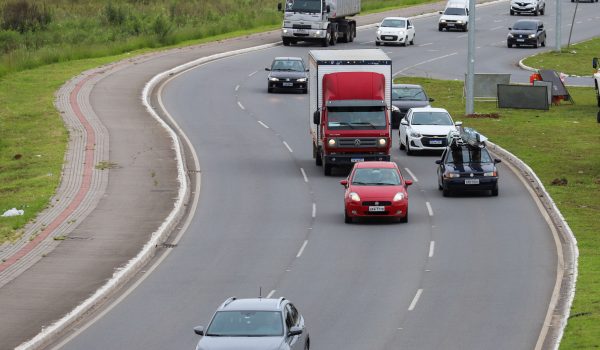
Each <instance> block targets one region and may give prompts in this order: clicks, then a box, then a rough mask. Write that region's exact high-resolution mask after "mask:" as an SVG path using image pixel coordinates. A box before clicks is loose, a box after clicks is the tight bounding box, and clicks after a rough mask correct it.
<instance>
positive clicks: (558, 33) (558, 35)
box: [554, 0, 562, 52]
mask: <svg viewBox="0 0 600 350" xmlns="http://www.w3.org/2000/svg"><path fill="white" fill-rule="evenodd" d="M561 8H562V6H561V1H560V0H556V25H555V29H554V30H555V31H556V47H555V51H556V52H560V48H561V41H562V38H561V32H562V30H561V17H562V10H561Z"/></svg>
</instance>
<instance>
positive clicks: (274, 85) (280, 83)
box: [265, 57, 308, 94]
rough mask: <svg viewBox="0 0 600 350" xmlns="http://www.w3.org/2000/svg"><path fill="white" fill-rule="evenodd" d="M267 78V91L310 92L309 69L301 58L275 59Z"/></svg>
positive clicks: (267, 69)
mask: <svg viewBox="0 0 600 350" xmlns="http://www.w3.org/2000/svg"><path fill="white" fill-rule="evenodd" d="M265 70H266V71H268V72H270V73H269V76H268V77H267V84H268V85H267V91H268V92H274V91H275V90H276V89H281V90H283V89H285V90H294V91H301V92H302V93H303V94H305V93H306V92H307V91H308V90H307V89H308V74H307V73H306V72H308V69H306V68H304V62H303V61H302V58H300V57H275V59H274V60H273V63H271V68H265Z"/></svg>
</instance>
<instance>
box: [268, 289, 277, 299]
mask: <svg viewBox="0 0 600 350" xmlns="http://www.w3.org/2000/svg"><path fill="white" fill-rule="evenodd" d="M275 292H276V290H275V289H273V290H272V291H271V292H269V294H267V299H269V298H270V297H272V296H273V294H275Z"/></svg>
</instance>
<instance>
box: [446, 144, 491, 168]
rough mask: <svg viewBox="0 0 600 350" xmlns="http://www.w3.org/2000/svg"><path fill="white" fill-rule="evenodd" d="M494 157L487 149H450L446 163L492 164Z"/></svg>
mask: <svg viewBox="0 0 600 350" xmlns="http://www.w3.org/2000/svg"><path fill="white" fill-rule="evenodd" d="M491 162H492V157H490V154H489V153H488V151H487V149H485V148H473V147H462V148H458V149H454V148H453V149H450V151H449V152H448V156H447V157H446V163H451V164H461V163H462V164H464V163H491Z"/></svg>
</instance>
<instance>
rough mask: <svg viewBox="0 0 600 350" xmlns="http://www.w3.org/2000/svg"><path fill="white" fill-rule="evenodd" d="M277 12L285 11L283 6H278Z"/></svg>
mask: <svg viewBox="0 0 600 350" xmlns="http://www.w3.org/2000/svg"><path fill="white" fill-rule="evenodd" d="M277 11H283V6H282V5H281V3H278V4H277Z"/></svg>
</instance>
